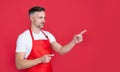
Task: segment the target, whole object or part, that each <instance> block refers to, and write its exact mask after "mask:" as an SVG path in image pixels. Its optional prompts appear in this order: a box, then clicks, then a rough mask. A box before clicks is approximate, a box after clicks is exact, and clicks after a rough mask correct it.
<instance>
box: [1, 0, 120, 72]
mask: <svg viewBox="0 0 120 72" xmlns="http://www.w3.org/2000/svg"><path fill="white" fill-rule="evenodd" d="M119 4H120V1H119V0H1V1H0V72H24V70H17V69H16V67H15V49H16V40H17V37H18V35H19V34H20V33H22V32H23V31H25V30H26V29H28V28H29V27H30V21H29V17H28V10H29V8H31V7H33V6H43V7H45V8H46V15H47V18H46V23H45V28H44V29H45V30H47V31H49V32H51V33H52V34H53V35H54V36H55V38H56V40H57V41H58V42H59V43H61V44H62V45H65V44H66V43H69V41H71V40H72V38H73V36H74V35H75V34H77V33H79V32H81V31H82V30H84V29H87V30H88V31H87V32H86V33H85V34H84V35H83V38H84V41H83V42H82V43H80V44H77V45H76V46H75V47H74V48H73V49H72V50H71V51H70V52H69V53H67V54H65V55H62V56H61V55H59V54H57V53H56V52H54V51H53V53H55V55H56V56H55V57H54V58H53V60H52V66H53V72H120V52H119V51H120V5H119Z"/></svg>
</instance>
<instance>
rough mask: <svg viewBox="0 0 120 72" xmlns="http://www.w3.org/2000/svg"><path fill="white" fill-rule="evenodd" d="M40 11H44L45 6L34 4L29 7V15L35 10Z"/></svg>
mask: <svg viewBox="0 0 120 72" xmlns="http://www.w3.org/2000/svg"><path fill="white" fill-rule="evenodd" d="M41 11H45V8H43V7H41V6H34V7H32V8H31V9H29V15H31V14H33V13H35V12H41Z"/></svg>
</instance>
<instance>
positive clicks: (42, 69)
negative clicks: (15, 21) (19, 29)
mask: <svg viewBox="0 0 120 72" xmlns="http://www.w3.org/2000/svg"><path fill="white" fill-rule="evenodd" d="M41 32H42V31H41ZM42 33H43V34H44V35H45V33H44V32H42ZM30 34H31V37H32V50H31V53H30V55H29V56H28V58H27V59H28V60H32V59H36V58H40V57H42V56H43V55H46V54H51V53H52V48H51V45H50V42H49V39H48V37H47V36H46V35H45V37H46V38H47V40H34V38H33V35H32V31H31V29H30ZM27 72H52V67H51V62H49V63H40V64H38V65H36V66H33V67H31V68H28V69H27Z"/></svg>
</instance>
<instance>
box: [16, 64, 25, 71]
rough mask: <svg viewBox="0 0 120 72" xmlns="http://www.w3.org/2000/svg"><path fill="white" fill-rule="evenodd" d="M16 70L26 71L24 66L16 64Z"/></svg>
mask: <svg viewBox="0 0 120 72" xmlns="http://www.w3.org/2000/svg"><path fill="white" fill-rule="evenodd" d="M16 68H17V69H18V70H21V69H24V68H23V66H22V65H21V64H20V63H16Z"/></svg>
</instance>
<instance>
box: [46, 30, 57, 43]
mask: <svg viewBox="0 0 120 72" xmlns="http://www.w3.org/2000/svg"><path fill="white" fill-rule="evenodd" d="M47 34H48V38H49V40H50V43H52V42H55V41H56V39H55V37H54V36H53V34H51V33H50V32H47Z"/></svg>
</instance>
